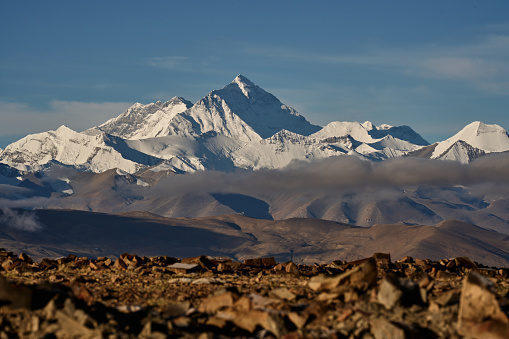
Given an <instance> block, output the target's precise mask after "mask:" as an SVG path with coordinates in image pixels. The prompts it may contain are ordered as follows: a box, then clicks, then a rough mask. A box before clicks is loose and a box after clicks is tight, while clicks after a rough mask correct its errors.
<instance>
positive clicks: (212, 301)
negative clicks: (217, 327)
mask: <svg viewBox="0 0 509 339" xmlns="http://www.w3.org/2000/svg"><path fill="white" fill-rule="evenodd" d="M237 298H238V297H237V295H235V294H233V293H232V292H225V293H222V294H219V295H213V296H210V297H208V298H207V299H205V300H203V301H202V303H201V304H200V307H199V308H198V311H200V312H202V313H210V314H212V313H215V312H216V311H218V310H220V309H221V308H226V307H230V306H233V303H234V302H235V300H236V299H237Z"/></svg>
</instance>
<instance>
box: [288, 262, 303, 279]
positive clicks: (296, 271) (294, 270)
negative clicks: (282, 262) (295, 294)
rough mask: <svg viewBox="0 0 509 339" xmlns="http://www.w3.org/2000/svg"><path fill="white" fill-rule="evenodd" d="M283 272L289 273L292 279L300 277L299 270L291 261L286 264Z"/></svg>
mask: <svg viewBox="0 0 509 339" xmlns="http://www.w3.org/2000/svg"><path fill="white" fill-rule="evenodd" d="M285 271H286V273H290V274H291V275H293V276H294V277H300V271H299V268H298V267H297V265H295V264H294V263H293V262H292V261H290V262H289V263H288V264H286V267H285Z"/></svg>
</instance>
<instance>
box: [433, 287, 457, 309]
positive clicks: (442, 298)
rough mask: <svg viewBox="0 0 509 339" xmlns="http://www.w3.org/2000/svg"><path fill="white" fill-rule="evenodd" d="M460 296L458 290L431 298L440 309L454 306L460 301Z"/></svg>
mask: <svg viewBox="0 0 509 339" xmlns="http://www.w3.org/2000/svg"><path fill="white" fill-rule="evenodd" d="M460 295H461V291H460V290H451V291H447V292H444V293H442V294H440V295H439V296H437V297H436V298H433V299H432V301H433V302H434V303H436V304H438V305H440V306H442V307H443V306H448V305H454V304H457V303H458V302H459V301H460Z"/></svg>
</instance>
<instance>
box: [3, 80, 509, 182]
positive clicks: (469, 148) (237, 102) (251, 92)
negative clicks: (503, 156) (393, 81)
mask: <svg viewBox="0 0 509 339" xmlns="http://www.w3.org/2000/svg"><path fill="white" fill-rule="evenodd" d="M427 145H428V142H427V141H426V140H424V139H423V138H422V137H421V136H420V135H419V134H418V133H416V132H415V131H414V130H413V129H412V128H410V127H408V126H391V125H387V124H382V125H379V126H374V125H373V124H372V123H371V122H369V121H366V122H363V123H359V122H342V121H334V122H331V123H329V124H328V125H327V126H325V127H323V128H321V127H318V126H315V125H312V124H311V123H309V122H308V121H307V120H306V119H305V118H304V117H303V116H301V115H300V114H299V113H297V112H296V111H295V110H294V109H292V108H290V107H288V106H286V105H284V104H282V103H281V102H280V101H279V100H278V99H277V98H276V97H275V96H274V95H272V94H270V93H268V92H266V91H265V90H263V89H262V88H260V87H259V86H257V85H255V84H254V83H252V82H251V81H249V80H248V79H247V78H245V77H244V76H242V75H239V76H237V77H236V78H235V79H234V80H233V81H232V82H231V83H230V84H228V85H226V86H225V87H223V88H222V89H219V90H214V91H212V92H210V93H209V94H208V95H206V96H205V97H204V98H202V99H201V100H199V101H198V102H197V103H195V104H194V105H192V104H191V103H190V102H189V101H186V100H185V99H183V98H181V97H174V98H172V99H171V100H169V101H167V102H164V103H163V102H161V101H158V102H156V103H151V104H148V105H142V104H139V103H137V104H134V105H133V106H132V107H130V108H129V109H128V110H126V111H125V112H123V113H122V114H120V115H119V116H118V117H116V118H113V119H110V120H108V121H107V122H105V123H104V124H102V125H100V126H97V127H94V128H91V129H88V130H86V131H84V132H82V133H78V132H76V131H73V130H71V129H69V128H68V127H66V126H61V127H60V128H58V129H57V130H56V131H48V132H44V133H38V134H32V135H28V136H26V137H25V138H22V139H20V140H19V141H17V142H14V143H12V144H11V145H9V146H7V147H6V148H5V150H3V151H0V163H3V164H5V165H8V166H10V167H12V168H14V169H16V170H19V171H22V172H35V171H39V170H41V169H45V168H48V167H51V166H53V165H54V164H63V165H67V166H72V167H74V168H76V169H78V170H79V171H92V172H104V171H107V170H109V169H114V168H118V169H119V170H121V171H124V172H126V173H135V172H137V171H140V170H142V169H147V170H150V171H152V172H158V171H171V172H176V173H183V172H194V171H202V170H216V171H233V170H235V169H238V168H241V169H249V170H259V169H265V168H266V169H276V168H283V167H285V166H288V165H290V164H292V163H294V162H295V161H312V160H313V159H320V158H325V157H332V156H340V155H344V154H349V155H353V156H356V157H360V158H363V159H370V160H377V161H381V160H385V159H388V158H392V157H400V156H404V155H407V154H417V153H419V152H418V151H419V150H425V149H426V148H429V147H428V146H427ZM507 150H509V136H508V135H507V132H506V130H504V129H503V128H502V127H500V126H498V125H486V124H483V123H481V122H474V123H472V124H470V125H468V126H466V127H465V128H464V129H462V130H461V131H460V132H459V133H457V134H456V135H455V136H453V137H451V138H449V139H447V140H446V141H443V142H441V143H438V144H437V145H436V147H435V148H434V149H433V153H432V154H429V153H431V152H432V151H431V148H430V150H429V151H426V152H420V153H419V154H424V155H423V156H426V157H430V156H431V157H432V158H439V159H447V160H457V161H461V162H469V161H470V160H472V159H474V158H476V157H479V156H482V155H484V154H486V153H491V152H503V151H507Z"/></svg>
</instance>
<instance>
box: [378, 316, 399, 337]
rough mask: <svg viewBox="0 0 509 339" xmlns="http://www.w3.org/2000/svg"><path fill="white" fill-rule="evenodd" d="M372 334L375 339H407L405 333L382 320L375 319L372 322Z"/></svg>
mask: <svg viewBox="0 0 509 339" xmlns="http://www.w3.org/2000/svg"><path fill="white" fill-rule="evenodd" d="M370 325H371V333H373V336H374V337H375V339H388V338H391V339H405V338H406V336H405V331H404V330H403V329H401V328H399V327H398V326H396V325H394V324H393V323H391V322H390V321H388V320H385V319H382V318H373V319H371V321H370Z"/></svg>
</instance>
